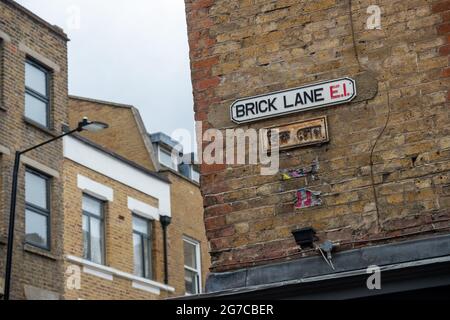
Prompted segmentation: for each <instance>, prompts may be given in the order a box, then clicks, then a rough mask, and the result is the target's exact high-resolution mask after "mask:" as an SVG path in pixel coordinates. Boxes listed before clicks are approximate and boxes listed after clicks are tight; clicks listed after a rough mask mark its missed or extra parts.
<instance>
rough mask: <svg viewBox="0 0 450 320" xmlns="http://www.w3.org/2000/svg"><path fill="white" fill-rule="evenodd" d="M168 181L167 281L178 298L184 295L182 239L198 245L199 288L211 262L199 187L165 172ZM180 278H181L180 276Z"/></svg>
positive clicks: (203, 282) (204, 279)
mask: <svg viewBox="0 0 450 320" xmlns="http://www.w3.org/2000/svg"><path fill="white" fill-rule="evenodd" d="M166 175H167V177H168V178H169V180H170V181H171V182H172V185H171V189H170V194H171V205H172V223H171V225H170V227H169V232H168V242H169V266H170V269H169V282H170V283H171V284H173V285H174V286H175V288H176V290H177V291H176V292H177V294H178V295H183V294H184V248H183V237H188V238H190V239H193V240H195V241H197V242H199V244H200V250H201V271H202V287H203V288H204V286H205V281H206V277H207V275H208V273H209V267H210V265H211V259H210V256H209V246H208V242H207V240H206V234H205V226H204V224H203V202H202V196H201V194H200V189H199V187H198V186H197V185H196V184H194V183H192V182H191V181H188V180H187V179H186V178H183V177H181V176H179V175H177V174H175V173H171V172H168V173H166ZM180 275H183V276H180Z"/></svg>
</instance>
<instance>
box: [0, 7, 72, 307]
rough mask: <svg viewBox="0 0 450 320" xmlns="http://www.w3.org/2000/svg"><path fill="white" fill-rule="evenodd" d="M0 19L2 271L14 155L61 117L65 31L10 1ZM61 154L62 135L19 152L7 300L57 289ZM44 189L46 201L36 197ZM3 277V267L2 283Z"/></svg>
mask: <svg viewBox="0 0 450 320" xmlns="http://www.w3.org/2000/svg"><path fill="white" fill-rule="evenodd" d="M0 17H1V19H0V40H1V42H0V46H1V47H0V55H1V56H0V62H1V64H0V74H1V78H0V90H1V100H0V166H1V170H0V212H1V215H0V217H1V218H0V269H1V270H4V268H5V256H6V239H7V225H8V212H9V204H10V190H11V183H12V181H11V180H12V179H11V174H12V171H13V163H14V154H15V152H16V151H19V150H23V149H25V148H26V147H29V146H30V141H36V142H38V141H44V140H48V139H50V138H51V137H54V136H56V135H58V134H60V133H62V131H61V130H62V129H61V126H62V124H63V123H66V122H67V113H66V105H67V37H66V35H65V34H64V32H63V31H62V30H61V29H59V28H57V27H55V26H52V25H50V24H48V23H47V22H45V21H43V20H42V19H40V18H39V17H37V16H36V15H34V14H33V13H31V12H29V11H28V10H26V9H25V8H23V7H21V6H19V5H18V4H16V3H15V2H14V1H7V0H2V1H0ZM62 160H63V150H62V142H61V141H59V142H56V143H54V144H52V145H47V146H45V147H43V148H42V149H41V150H40V151H39V152H32V153H29V154H27V155H26V157H25V156H24V157H23V158H22V165H21V166H20V175H19V192H18V199H17V218H16V234H15V239H14V263H13V273H12V288H11V289H12V292H11V296H12V297H14V298H31V299H33V298H38V297H43V298H48V299H50V298H55V297H57V296H58V293H59V292H61V291H62V287H63V274H64V272H63V269H62V262H61V260H59V259H58V257H61V256H62V252H63V247H62V230H63V226H62V214H63V206H62V197H63V194H62V186H61V173H62ZM49 192H51V194H52V198H51V201H45V200H43V199H42V198H40V199H37V197H36V195H43V194H48V193H49ZM48 213H50V214H48ZM38 270H39V271H38ZM3 276H4V274H3V272H2V274H1V275H0V277H1V278H2V280H0V283H1V284H2V283H3ZM1 288H3V285H1ZM0 291H1V292H3V290H0Z"/></svg>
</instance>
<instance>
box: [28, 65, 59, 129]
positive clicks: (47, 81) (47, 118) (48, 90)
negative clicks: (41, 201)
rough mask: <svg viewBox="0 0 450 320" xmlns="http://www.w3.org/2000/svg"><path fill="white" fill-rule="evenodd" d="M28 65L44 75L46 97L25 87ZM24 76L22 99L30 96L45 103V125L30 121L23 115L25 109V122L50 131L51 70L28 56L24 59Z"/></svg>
mask: <svg viewBox="0 0 450 320" xmlns="http://www.w3.org/2000/svg"><path fill="white" fill-rule="evenodd" d="M27 64H29V65H31V66H33V67H35V68H37V69H39V70H40V71H42V72H44V73H45V90H46V95H47V96H43V95H42V94H41V93H39V92H37V91H35V90H33V89H32V88H29V87H27V85H26V76H27V75H26V65H27ZM24 66H25V72H24V74H25V76H24V80H25V83H24V85H25V95H24V99H26V95H27V94H29V95H30V96H32V97H33V98H36V99H38V100H39V101H41V102H43V103H45V113H46V115H45V121H46V123H45V124H42V123H39V122H38V121H36V120H34V119H31V118H29V117H27V116H26V114H25V109H24V115H25V118H26V119H27V120H30V121H32V122H33V123H36V124H38V125H40V126H43V127H44V128H47V129H51V125H50V123H51V116H50V112H51V107H50V105H51V84H50V83H51V81H52V74H51V70H49V69H48V68H46V67H45V66H44V65H43V64H41V63H40V62H39V61H37V60H35V59H34V58H31V57H29V56H27V57H26V59H25V64H24ZM24 108H26V102H25V100H24Z"/></svg>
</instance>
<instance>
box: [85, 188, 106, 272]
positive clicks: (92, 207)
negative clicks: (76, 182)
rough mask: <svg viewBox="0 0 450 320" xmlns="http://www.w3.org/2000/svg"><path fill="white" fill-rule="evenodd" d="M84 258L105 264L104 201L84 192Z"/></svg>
mask: <svg viewBox="0 0 450 320" xmlns="http://www.w3.org/2000/svg"><path fill="white" fill-rule="evenodd" d="M82 201H83V205H82V207H83V258H84V259H86V260H89V261H92V262H94V263H97V264H105V213H104V211H105V209H104V206H105V205H104V201H102V200H99V199H96V198H94V197H91V196H89V195H87V194H83V200H82Z"/></svg>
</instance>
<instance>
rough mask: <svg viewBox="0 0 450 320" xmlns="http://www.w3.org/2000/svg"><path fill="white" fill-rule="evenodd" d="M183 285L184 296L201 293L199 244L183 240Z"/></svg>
mask: <svg viewBox="0 0 450 320" xmlns="http://www.w3.org/2000/svg"><path fill="white" fill-rule="evenodd" d="M183 241H184V284H185V288H186V294H188V295H189V294H199V293H201V271H200V244H199V243H198V242H197V241H194V240H191V239H186V238H185V239H184V240H183Z"/></svg>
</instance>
